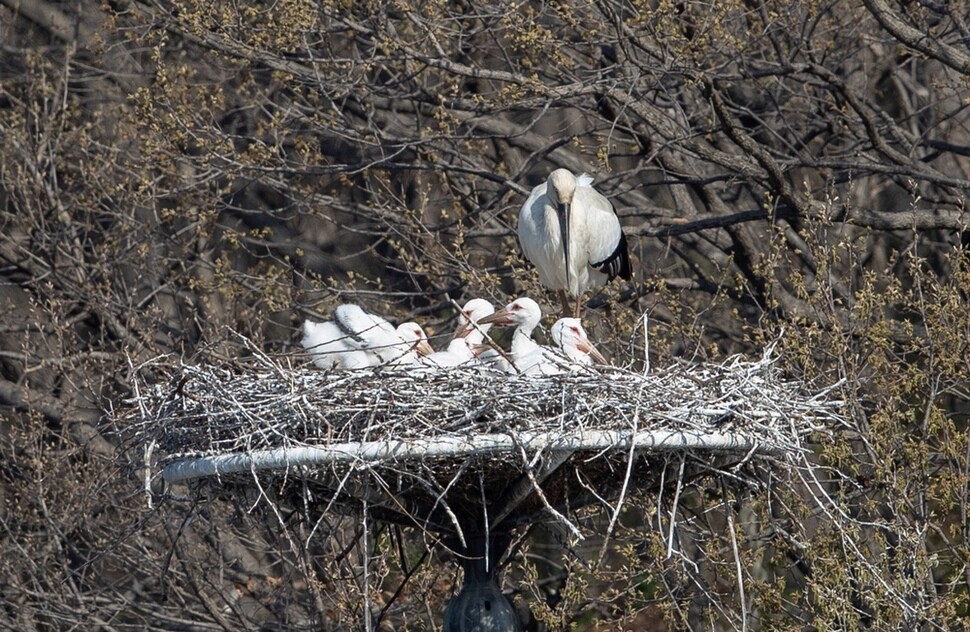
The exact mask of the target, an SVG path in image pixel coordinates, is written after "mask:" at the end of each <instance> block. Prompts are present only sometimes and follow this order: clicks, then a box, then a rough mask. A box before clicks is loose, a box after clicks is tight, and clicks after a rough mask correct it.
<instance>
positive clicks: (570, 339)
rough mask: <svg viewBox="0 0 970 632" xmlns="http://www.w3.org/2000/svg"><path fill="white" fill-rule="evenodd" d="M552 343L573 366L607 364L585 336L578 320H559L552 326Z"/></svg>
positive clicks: (584, 331)
mask: <svg viewBox="0 0 970 632" xmlns="http://www.w3.org/2000/svg"><path fill="white" fill-rule="evenodd" d="M551 331H552V341H553V342H555V343H556V346H557V347H559V348H560V349H561V350H562V352H563V353H565V354H566V357H567V358H569V360H570V361H571V362H573V363H575V364H593V362H598V363H599V364H607V361H606V358H605V357H603V354H602V353H600V352H599V351H598V350H597V349H596V347H595V346H594V345H593V343H592V342H590V340H589V336H588V335H587V334H586V330H585V329H584V328H583V324H582V323H581V322H580V321H579V319H578V318H560V319H559V320H557V321H556V323H555V324H554V325H553V326H552V330H551Z"/></svg>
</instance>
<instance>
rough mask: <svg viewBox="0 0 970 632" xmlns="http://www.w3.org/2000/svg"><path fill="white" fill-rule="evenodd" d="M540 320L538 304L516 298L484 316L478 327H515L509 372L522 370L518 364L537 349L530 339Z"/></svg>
mask: <svg viewBox="0 0 970 632" xmlns="http://www.w3.org/2000/svg"><path fill="white" fill-rule="evenodd" d="M540 320H542V309H541V308H540V307H539V304H538V303H536V302H535V301H534V300H532V299H531V298H528V297H526V296H523V297H521V298H517V299H515V300H514V301H512V302H511V303H509V304H508V305H506V306H505V307H503V308H502V309H500V310H498V311H497V312H495V313H494V314H492V315H491V316H486V317H485V318H482V319H481V320H479V321H478V323H479V325H489V324H492V325H495V326H497V327H510V326H512V325H514V326H515V331H513V332H512V344H511V345H510V347H509V356H510V358H511V360H512V364H513V365H514V367H509V368H510V369H511V372H513V373H514V372H516V369H519V370H520V371H521V370H522V367H521V366H520V363H521V362H522V360H523V359H524V358H526V357H527V356H528V355H529V354H530V353H532V352H534V351H535V350H536V349H538V348H539V344H538V343H537V342H536V341H534V340H533V339H532V332H533V331H534V330H535V328H536V327H538V325H539V321H540Z"/></svg>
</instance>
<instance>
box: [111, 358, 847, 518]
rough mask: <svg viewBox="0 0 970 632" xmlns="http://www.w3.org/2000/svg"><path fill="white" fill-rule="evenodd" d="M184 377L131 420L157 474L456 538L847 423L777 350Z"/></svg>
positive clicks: (250, 366)
mask: <svg viewBox="0 0 970 632" xmlns="http://www.w3.org/2000/svg"><path fill="white" fill-rule="evenodd" d="M161 366H162V365H159V366H156V367H154V368H156V369H157V368H160V367H161ZM167 373H168V380H167V381H166V380H162V383H159V382H158V380H157V379H156V381H155V383H154V384H146V383H141V382H139V383H138V384H137V389H136V393H137V394H136V397H135V401H134V402H133V403H134V407H133V408H132V409H131V411H132V412H131V413H130V414H129V415H128V418H127V419H126V420H125V424H124V425H125V426H126V428H128V430H129V431H130V432H131V433H132V434H131V437H132V439H133V441H134V445H136V446H138V447H140V448H141V449H142V450H143V452H144V454H146V455H147V456H148V458H147V461H148V463H147V465H148V466H149V468H151V469H150V471H151V472H157V471H163V472H164V478H165V479H166V480H167V481H169V482H175V481H181V480H207V481H209V482H210V483H214V484H216V485H218V486H219V487H220V488H221V489H227V488H228V489H229V490H233V489H235V490H237V491H241V490H240V488H248V489H249V490H250V491H252V490H253V489H258V490H259V494H261V495H267V494H270V495H274V496H275V497H276V498H277V499H283V498H289V499H290V500H291V501H293V502H299V503H303V504H306V503H307V501H308V499H309V500H311V501H312V502H313V503H315V504H316V505H318V506H322V507H325V508H326V509H328V510H329V509H331V508H343V509H347V508H348V507H350V508H357V507H359V506H360V504H361V503H363V502H366V503H367V504H368V508H369V509H370V510H372V511H375V512H377V513H383V515H384V517H385V518H387V519H392V520H401V521H405V522H411V523H413V522H415V521H417V522H418V523H419V524H422V525H424V526H430V527H433V528H438V529H441V530H444V531H449V530H455V529H459V527H458V523H459V522H463V521H468V520H481V518H482V507H483V506H485V505H487V506H488V507H490V508H491V509H490V510H489V511H491V515H489V516H488V522H489V524H490V525H491V526H495V525H497V524H498V523H499V522H501V521H506V523H507V524H508V523H510V522H515V521H522V520H529V519H531V517H530V516H532V515H533V514H535V512H536V511H540V510H541V511H545V512H551V513H553V514H554V515H557V516H559V517H562V514H561V513H560V512H561V511H563V510H566V511H568V510H570V509H573V508H575V507H576V506H578V505H582V504H585V503H588V502H594V501H604V500H607V501H609V500H610V499H616V498H617V497H618V496H621V495H622V494H624V493H626V492H627V491H633V490H649V489H653V488H656V487H658V486H659V485H660V484H661V483H662V479H661V476H660V474H659V468H657V467H652V466H653V465H656V462H657V461H658V460H659V459H665V458H668V457H669V456H670V455H671V451H675V452H676V454H677V455H678V457H683V458H689V459H690V463H691V466H692V467H691V468H689V470H690V471H704V470H708V471H709V470H710V469H711V468H714V469H717V468H725V467H728V466H729V465H732V464H733V465H734V466H736V465H737V464H738V463H739V462H745V463H747V462H755V461H758V460H768V459H770V460H774V461H778V460H781V461H785V460H786V459H792V458H793V457H795V456H796V455H798V454H799V453H800V452H801V451H803V450H804V448H803V445H802V442H803V441H804V439H805V437H806V436H807V435H809V434H810V433H812V432H815V431H819V430H824V429H825V428H831V427H832V426H833V423H835V422H837V421H838V419H839V413H838V402H835V401H833V400H832V399H831V398H830V397H829V393H830V392H831V390H832V389H831V388H829V389H826V390H824V391H821V392H814V393H812V392H810V391H809V389H808V388H807V387H806V385H804V384H801V383H798V382H794V381H791V380H786V379H784V378H783V376H782V375H781V374H780V372H779V371H778V370H777V369H776V368H775V366H774V361H773V359H772V358H771V356H770V353H766V354H765V356H764V357H763V358H761V359H758V360H754V361H746V360H743V359H741V358H732V359H730V360H728V361H727V362H725V363H723V364H690V363H677V364H673V365H671V366H669V367H666V368H665V369H662V370H658V371H652V372H649V373H646V374H642V373H636V372H631V371H629V370H625V369H620V368H614V367H597V368H588V369H586V368H584V369H582V370H577V371H574V372H572V373H568V374H563V375H558V376H549V377H540V378H537V377H531V376H507V375H505V374H500V373H494V372H490V371H487V370H475V369H452V370H436V371H422V370H414V369H410V370H409V369H396V370H390V369H375V370H361V371H345V372H330V373H327V372H322V371H319V370H317V369H315V368H306V367H294V366H288V365H284V364H282V363H280V362H278V361H276V360H273V359H271V358H268V357H266V356H264V355H261V354H257V355H256V356H254V357H253V358H250V359H248V360H246V361H240V362H237V363H235V364H233V365H231V366H208V365H189V364H182V365H181V366H178V367H177V368H174V369H169V370H168V371H167ZM156 375H157V373H156ZM156 459H157V460H156ZM735 469H736V468H735ZM681 482H682V481H681ZM459 531H460V529H459Z"/></svg>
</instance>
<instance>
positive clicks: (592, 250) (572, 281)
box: [518, 169, 631, 317]
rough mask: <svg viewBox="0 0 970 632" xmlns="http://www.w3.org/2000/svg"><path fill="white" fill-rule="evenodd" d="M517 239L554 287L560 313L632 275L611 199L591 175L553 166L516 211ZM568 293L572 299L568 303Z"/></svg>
mask: <svg viewBox="0 0 970 632" xmlns="http://www.w3.org/2000/svg"><path fill="white" fill-rule="evenodd" d="M518 232H519V243H520V244H521V245H522V251H523V252H524V253H525V256H526V258H527V259H528V260H529V261H531V262H532V264H533V265H534V266H535V267H536V270H538V272H539V282H540V283H541V284H542V285H543V286H545V287H546V288H548V289H550V290H553V291H558V292H559V300H560V301H561V302H562V307H563V316H567V315H569V314H570V312H571V313H572V316H574V317H579V312H580V308H581V307H582V303H583V294H584V293H585V292H586V291H587V290H590V289H595V288H599V287H602V286H604V285H606V283H607V282H608V281H610V280H611V279H613V278H615V277H620V278H622V279H626V280H630V278H631V270H630V254H629V251H628V249H627V243H626V237H625V236H624V234H623V230H622V229H621V228H620V220H619V218H617V216H616V212H615V211H614V209H613V205H612V204H611V203H610V201H609V200H608V199H606V198H605V197H604V196H603V195H602V194H600V193H599V192H598V191H596V189H594V188H593V178H592V177H591V176H589V175H587V174H585V173H584V174H582V175H580V176H579V177H576V176H575V175H573V173H572V172H571V171H569V170H568V169H556V170H555V171H553V172H552V173H550V174H549V178H548V179H547V180H546V181H545V182H543V183H542V184H540V185H538V186H536V187H535V188H534V189H532V194H531V195H529V198H528V199H527V200H526V201H525V204H523V205H522V210H521V211H520V212H519V228H518ZM567 294H568V295H569V296H572V297H574V298H575V299H576V302H575V305H574V306H573V307H572V309H570V307H571V306H570V303H569V300H568V298H567Z"/></svg>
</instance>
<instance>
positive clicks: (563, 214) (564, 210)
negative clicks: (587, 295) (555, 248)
mask: <svg viewBox="0 0 970 632" xmlns="http://www.w3.org/2000/svg"><path fill="white" fill-rule="evenodd" d="M556 215H557V216H559V235H560V236H561V237H562V254H563V257H564V258H565V260H566V261H565V263H566V292H567V293H568V292H569V205H568V204H566V203H564V202H560V203H559V204H558V205H557V206H556Z"/></svg>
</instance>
